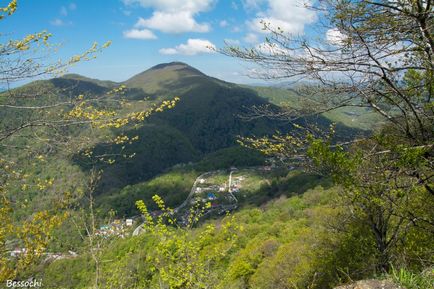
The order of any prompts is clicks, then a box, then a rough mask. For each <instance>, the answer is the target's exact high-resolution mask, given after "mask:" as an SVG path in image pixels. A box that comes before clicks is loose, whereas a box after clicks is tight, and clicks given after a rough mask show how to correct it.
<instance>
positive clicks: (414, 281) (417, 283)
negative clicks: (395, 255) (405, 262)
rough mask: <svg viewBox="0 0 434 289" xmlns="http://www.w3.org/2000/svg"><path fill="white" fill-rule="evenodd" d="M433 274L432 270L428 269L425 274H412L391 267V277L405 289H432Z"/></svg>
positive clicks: (433, 285) (403, 269)
mask: <svg viewBox="0 0 434 289" xmlns="http://www.w3.org/2000/svg"><path fill="white" fill-rule="evenodd" d="M433 274H434V273H433V271H432V269H429V268H428V269H427V270H426V272H421V273H413V272H411V271H408V270H406V269H405V268H400V269H396V268H395V267H392V272H391V277H392V279H393V280H394V281H395V282H396V283H398V284H400V285H401V286H404V287H405V288H407V289H425V288H426V289H432V288H434V283H433V281H434V280H433V279H434V276H433Z"/></svg>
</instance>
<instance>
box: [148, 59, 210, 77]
mask: <svg viewBox="0 0 434 289" xmlns="http://www.w3.org/2000/svg"><path fill="white" fill-rule="evenodd" d="M162 69H163V70H175V71H176V70H184V71H189V72H192V73H194V74H198V75H205V74H204V73H202V72H201V71H200V70H198V69H196V68H194V67H192V66H190V65H188V64H187V63H184V62H180V61H173V62H168V63H161V64H157V65H155V66H153V67H151V68H150V69H149V70H147V71H155V70H162ZM145 72H146V71H145Z"/></svg>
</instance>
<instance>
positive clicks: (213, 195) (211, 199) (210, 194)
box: [207, 193, 217, 201]
mask: <svg viewBox="0 0 434 289" xmlns="http://www.w3.org/2000/svg"><path fill="white" fill-rule="evenodd" d="M207 198H208V200H209V201H213V200H217V197H216V195H215V194H214V193H208V195H207Z"/></svg>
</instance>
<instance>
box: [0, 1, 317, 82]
mask: <svg viewBox="0 0 434 289" xmlns="http://www.w3.org/2000/svg"><path fill="white" fill-rule="evenodd" d="M301 1H302V0H237V1H236V0H234V1H231V0H92V1H90V0H73V1H66V0H65V1H63V0H56V1H55V0H44V1H42V0H41V1H35V0H33V1H32V0H19V1H18V5H19V6H18V9H17V12H16V13H15V14H14V15H13V16H12V17H9V18H7V19H6V20H4V21H2V23H1V25H2V29H1V31H2V33H3V34H5V33H7V36H10V37H11V38H19V37H21V36H23V35H25V34H28V33H34V32H38V31H41V30H48V31H49V32H51V33H52V34H53V35H54V37H53V38H52V42H55V43H59V44H61V47H60V49H59V50H58V53H57V54H56V58H68V57H70V56H72V55H74V54H77V53H80V52H82V51H84V50H86V49H87V48H89V47H90V46H91V45H92V43H93V42H94V41H96V42H98V43H104V42H106V41H108V40H111V41H112V45H111V46H110V47H109V48H108V49H106V50H104V52H103V53H101V54H100V55H99V56H98V58H97V59H96V60H93V61H92V62H85V63H81V64H78V65H76V66H74V67H72V68H71V69H70V72H74V73H79V74H82V75H85V76H89V77H94V78H98V79H109V80H115V81H122V80H126V79H127V78H129V77H131V76H133V75H134V74H136V73H139V72H141V71H143V70H145V69H148V68H150V67H151V66H154V65H156V64H159V63H163V62H170V61H183V62H186V63H188V64H190V65H192V66H194V67H196V68H198V69H200V70H201V71H203V72H204V73H206V74H208V75H211V76H214V77H218V78H221V79H224V80H228V81H231V82H238V83H253V82H258V81H257V80H253V79H249V78H248V77H246V76H245V75H246V74H247V73H248V72H247V68H248V66H247V64H246V63H243V62H241V61H239V60H236V59H233V58H230V57H227V56H223V55H220V54H218V53H212V52H211V51H209V49H207V46H215V47H222V46H223V45H224V41H225V40H226V41H229V42H230V43H233V44H236V45H241V46H253V45H258V44H259V43H260V42H261V41H262V40H263V39H264V37H265V34H264V33H263V31H261V27H260V25H259V21H260V20H261V19H265V20H267V21H269V22H271V23H275V24H276V25H279V26H280V27H283V28H284V30H285V31H287V32H291V33H295V34H303V33H306V32H307V31H309V25H313V24H314V23H315V21H316V20H317V16H316V15H315V13H313V12H312V11H310V10H307V9H304V8H303V2H301ZM0 3H1V4H3V5H2V6H5V5H4V4H6V3H7V1H4V0H0Z"/></svg>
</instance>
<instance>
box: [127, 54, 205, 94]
mask: <svg viewBox="0 0 434 289" xmlns="http://www.w3.org/2000/svg"><path fill="white" fill-rule="evenodd" d="M197 78H208V77H207V76H206V75H205V74H204V73H202V72H201V71H199V70H198V69H196V68H194V67H192V66H190V65H188V64H186V63H184V62H178V61H175V62H169V63H161V64H158V65H155V66H153V67H151V68H150V69H148V70H146V71H143V72H141V73H139V74H137V75H135V76H133V77H131V78H130V79H128V80H127V81H125V84H126V85H127V86H129V87H136V88H142V89H143V90H144V91H146V92H150V93H154V92H158V91H159V90H161V89H163V88H164V87H167V86H168V85H169V86H172V87H173V85H177V84H183V83H184V84H185V83H186V82H194V81H193V79H195V80H197Z"/></svg>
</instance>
